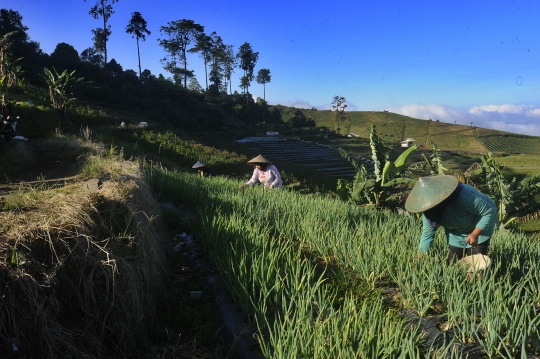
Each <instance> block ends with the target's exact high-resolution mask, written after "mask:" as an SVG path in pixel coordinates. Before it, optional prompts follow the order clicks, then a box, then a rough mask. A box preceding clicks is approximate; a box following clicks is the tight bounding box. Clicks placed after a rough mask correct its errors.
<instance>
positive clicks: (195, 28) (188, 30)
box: [158, 19, 204, 87]
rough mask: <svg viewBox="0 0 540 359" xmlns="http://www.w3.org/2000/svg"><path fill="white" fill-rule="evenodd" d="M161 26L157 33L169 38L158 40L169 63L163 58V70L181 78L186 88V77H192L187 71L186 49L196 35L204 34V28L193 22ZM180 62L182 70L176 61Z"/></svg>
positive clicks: (178, 22)
mask: <svg viewBox="0 0 540 359" xmlns="http://www.w3.org/2000/svg"><path fill="white" fill-rule="evenodd" d="M167 25H168V26H162V27H161V28H160V29H159V31H160V32H161V33H162V34H163V33H165V34H166V35H167V36H169V39H158V41H159V45H160V46H161V47H163V49H164V50H165V51H166V52H168V53H169V56H170V61H167V58H163V59H162V60H161V61H162V62H163V63H164V64H165V66H164V68H165V70H167V71H169V72H171V73H172V74H173V76H183V78H184V87H187V79H188V77H191V76H193V71H191V70H188V69H187V56H186V52H187V51H188V50H187V47H188V46H189V44H191V42H192V41H195V39H196V37H197V35H198V34H200V33H202V32H204V26H201V25H199V24H196V23H195V22H194V21H193V20H186V19H182V20H175V21H171V22H168V23H167ZM178 60H179V61H180V62H182V64H183V66H184V67H183V68H178V66H177V61H178Z"/></svg>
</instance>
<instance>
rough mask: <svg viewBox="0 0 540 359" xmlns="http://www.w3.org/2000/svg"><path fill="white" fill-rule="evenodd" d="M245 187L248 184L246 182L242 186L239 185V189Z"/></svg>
mask: <svg viewBox="0 0 540 359" xmlns="http://www.w3.org/2000/svg"><path fill="white" fill-rule="evenodd" d="M244 187H247V184H245V183H244V184H243V185H241V186H240V187H238V189H242V188H244Z"/></svg>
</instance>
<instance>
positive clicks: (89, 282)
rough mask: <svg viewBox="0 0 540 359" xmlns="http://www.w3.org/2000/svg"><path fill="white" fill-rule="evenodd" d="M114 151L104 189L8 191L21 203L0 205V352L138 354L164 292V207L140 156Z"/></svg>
mask: <svg viewBox="0 0 540 359" xmlns="http://www.w3.org/2000/svg"><path fill="white" fill-rule="evenodd" d="M108 158H109V160H110V161H109V162H103V164H104V166H103V167H102V172H101V173H102V174H105V175H106V178H104V183H103V186H102V188H101V189H100V190H99V191H96V192H90V191H87V190H84V189H83V185H82V183H81V182H78V183H72V184H67V185H66V186H65V187H63V188H60V189H58V188H53V189H50V188H45V187H42V188H30V189H27V190H24V189H21V190H19V191H17V193H16V194H12V195H10V196H8V197H6V200H5V201H6V203H7V202H8V200H11V201H12V202H16V203H17V205H16V206H11V207H9V208H6V207H3V208H4V210H3V211H1V209H0V223H1V224H0V295H1V298H2V300H1V301H0V357H9V355H17V356H19V357H27V358H29V357H33V358H99V357H107V358H114V357H126V356H128V355H135V356H137V353H138V350H139V349H140V348H138V347H137V346H134V345H133V343H138V342H139V340H140V339H141V338H145V333H146V332H147V331H148V329H149V328H148V325H149V323H150V322H151V321H152V319H153V317H154V316H155V315H156V304H155V303H156V298H155V296H156V294H157V293H163V291H164V290H163V285H164V283H163V278H164V277H165V276H164V272H165V270H166V269H165V265H166V259H165V243H164V240H163V238H164V237H163V228H162V223H161V220H160V219H159V218H158V215H159V209H160V207H159V204H158V203H157V202H155V200H154V199H153V197H152V195H151V192H150V190H149V188H148V187H147V185H146V183H145V182H144V180H143V179H142V178H141V175H140V173H139V171H138V166H137V164H136V163H133V162H126V161H121V160H118V159H116V160H114V161H113V160H112V157H108ZM88 160H89V161H90V162H91V163H93V165H94V166H98V165H97V164H96V162H98V163H99V162H100V159H99V158H98V157H92V156H89V157H88ZM112 163H116V164H115V165H111V164H112ZM110 166H112V167H110ZM111 171H112V172H111ZM117 173H118V174H119V176H118V177H117V176H116V174H117ZM11 196H16V198H17V200H16V201H14V200H13V199H12V198H10V197H11ZM15 348H16V350H14V349H15Z"/></svg>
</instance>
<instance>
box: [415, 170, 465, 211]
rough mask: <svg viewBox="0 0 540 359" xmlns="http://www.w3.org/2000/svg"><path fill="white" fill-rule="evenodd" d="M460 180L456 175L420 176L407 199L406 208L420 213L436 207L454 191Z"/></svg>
mask: <svg viewBox="0 0 540 359" xmlns="http://www.w3.org/2000/svg"><path fill="white" fill-rule="evenodd" d="M458 182H459V181H458V179H457V178H456V177H454V176H431V177H420V178H419V179H418V182H416V184H415V185H414V188H413V189H412V191H411V193H410V194H409V197H407V201H405V209H406V210H407V211H409V212H411V213H419V212H425V211H427V210H428V209H431V208H433V207H435V206H436V205H438V204H439V203H441V202H442V201H444V200H445V199H447V198H448V197H449V196H450V195H451V194H452V192H454V190H455V189H456V187H457V185H458Z"/></svg>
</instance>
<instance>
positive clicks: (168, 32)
mask: <svg viewBox="0 0 540 359" xmlns="http://www.w3.org/2000/svg"><path fill="white" fill-rule="evenodd" d="M114 2H116V1H105V0H103V1H101V0H100V1H98V2H97V3H96V5H95V6H94V7H92V9H91V10H90V14H91V15H92V16H94V17H96V18H99V17H102V18H104V22H103V28H99V29H94V30H92V33H93V36H94V37H93V40H94V46H93V47H91V48H88V49H86V50H84V51H82V53H81V54H80V55H79V53H78V52H77V50H76V49H75V48H74V47H73V46H71V45H69V44H67V43H63V42H62V43H59V44H58V45H57V46H56V48H55V50H54V51H53V52H52V53H51V54H50V55H48V54H46V53H44V52H43V51H42V50H41V49H40V46H39V43H37V42H35V41H32V40H31V39H30V38H29V36H28V27H26V26H24V24H23V21H22V20H23V18H22V16H21V15H20V14H19V13H18V12H17V11H14V10H10V9H0V60H1V64H2V66H1V67H0V69H1V71H2V72H0V78H1V77H2V76H6V78H7V77H10V78H12V79H14V80H13V81H10V86H11V89H12V90H14V91H17V88H19V90H20V89H21V87H20V84H21V83H20V82H17V81H16V80H15V79H17V78H18V79H19V80H22V79H24V80H25V81H26V84H28V85H31V86H38V87H45V88H46V87H50V86H51V83H52V84H55V83H58V81H57V80H58V79H59V78H58V77H56V76H61V75H62V74H64V78H70V79H73V80H78V79H82V78H84V81H72V86H71V85H70V86H71V87H70V86H65V88H64V89H63V90H64V91H65V92H66V94H67V95H70V96H71V97H69V96H67V97H66V99H65V103H66V104H70V106H75V102H74V101H73V99H74V98H75V97H77V98H78V99H80V100H87V101H94V102H97V103H101V104H103V105H109V106H112V107H122V108H125V109H126V110H130V111H134V112H138V113H139V114H142V115H144V116H145V117H148V118H149V119H153V118H156V119H163V118H165V119H167V120H169V121H173V122H182V123H183V124H184V125H186V127H189V128H192V127H200V126H203V124H204V126H208V125H209V124H212V125H214V126H219V125H220V123H221V122H222V119H221V118H222V117H225V118H229V119H228V120H226V121H225V122H226V125H229V126H230V125H231V124H232V123H235V121H236V120H240V122H243V123H245V124H248V125H255V124H258V123H265V124H269V125H276V126H278V125H279V126H282V125H284V122H283V120H282V116H281V113H282V112H283V111H281V109H282V107H278V106H268V105H267V103H266V87H265V85H266V84H267V83H269V82H270V81H271V74H270V70H269V69H260V70H259V72H258V73H257V75H256V76H255V74H254V68H255V65H256V63H257V60H258V57H259V53H258V52H255V51H253V49H252V48H251V45H250V44H249V43H247V42H246V43H244V44H242V45H241V46H240V48H239V50H238V53H236V54H235V52H234V50H233V47H232V45H226V44H225V43H224V42H223V40H222V39H221V37H220V36H219V35H217V34H216V33H215V32H212V33H211V34H209V35H207V34H205V33H204V27H203V26H201V25H199V24H196V23H195V22H194V21H192V20H185V19H183V20H179V21H173V22H170V23H168V24H167V25H166V26H162V27H161V28H160V33H161V37H160V38H159V39H158V41H160V45H161V46H162V47H163V48H164V50H165V52H166V54H167V55H166V56H165V57H164V58H163V59H162V60H161V62H162V64H163V67H164V69H165V70H167V71H168V72H170V73H171V75H172V78H165V77H164V76H163V75H161V74H159V76H157V77H156V76H154V75H153V74H152V73H151V72H150V71H149V70H148V69H145V70H142V67H141V65H140V57H139V69H138V70H139V72H138V73H136V72H135V71H133V70H123V68H122V66H121V65H120V64H119V63H118V62H117V61H116V60H115V59H114V58H112V59H111V60H110V61H107V60H106V58H107V56H108V54H107V50H106V44H107V41H108V39H109V36H110V35H111V33H112V30H111V28H110V25H109V24H108V19H109V17H110V16H111V15H112V14H113V11H112V4H113V3H114ZM103 6H104V7H103ZM126 33H128V34H131V35H132V36H133V38H135V39H136V44H137V48H138V53H140V52H139V51H140V50H139V42H140V41H145V39H146V36H147V35H150V31H148V29H147V24H146V21H145V20H144V18H143V17H142V15H141V14H140V13H138V12H134V13H133V14H132V17H131V19H130V21H129V23H128V24H127V26H126ZM191 44H192V45H193V46H192V47H190V45H191ZM190 52H191V53H198V54H199V55H200V56H201V57H202V58H203V60H204V62H205V72H207V74H205V83H204V86H205V88H204V89H203V88H202V87H201V85H200V84H199V83H198V82H197V80H196V78H195V77H194V73H193V71H192V70H189V69H188V68H187V60H186V55H187V53H190ZM14 62H17V66H14V65H13V64H14ZM45 68H47V69H48V71H45V70H44V69H45ZM236 68H240V69H241V70H242V71H243V76H242V77H241V78H240V87H241V88H242V90H243V91H242V94H239V93H237V91H233V89H232V86H231V76H232V74H233V72H234V69H236ZM7 75H9V76H7ZM53 75H54V76H53ZM67 75H69V76H67ZM253 80H256V81H257V83H259V84H262V85H263V86H264V97H263V99H261V98H258V99H257V100H256V101H255V100H254V99H253V97H252V96H251V95H250V94H249V87H250V85H251V82H252V81H253ZM3 86H5V88H4V89H3V91H2V94H7V89H8V86H7V81H6V82H5V83H4V84H3ZM49 92H51V91H50V89H49V91H47V93H49ZM48 100H49V101H51V104H52V102H54V101H57V100H58V97H56V98H55V99H48ZM203 102H204V103H206V104H207V103H209V102H210V103H214V104H217V105H218V107H217V108H218V109H219V110H223V111H225V113H221V114H220V115H218V116H217V115H216V113H215V112H216V111H217V109H216V108H215V107H214V108H209V107H208V106H207V105H206V104H202V103H203ZM10 105H13V103H10V102H9V101H8V100H7V98H6V101H3V102H2V112H6V111H8V107H9V106H10ZM60 107H62V108H63V111H64V112H65V114H68V115H69V113H70V108H66V106H60ZM68 107H69V106H68ZM192 115H195V117H197V120H194V119H190V117H192ZM231 118H232V120H231ZM221 125H224V124H221ZM288 125H289V126H290V127H302V126H305V125H306V121H305V120H304V119H303V118H299V119H298V118H297V119H294V120H290V121H288ZM307 125H308V126H312V125H313V124H312V122H311V121H307Z"/></svg>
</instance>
